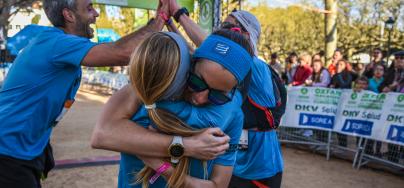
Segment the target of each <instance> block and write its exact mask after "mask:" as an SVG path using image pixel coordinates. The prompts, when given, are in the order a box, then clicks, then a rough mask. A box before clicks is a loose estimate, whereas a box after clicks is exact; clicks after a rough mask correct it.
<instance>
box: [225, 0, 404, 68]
mask: <svg viewBox="0 0 404 188" xmlns="http://www.w3.org/2000/svg"><path fill="white" fill-rule="evenodd" d="M226 2H228V1H224V3H226ZM230 2H231V0H230ZM307 2H309V1H307ZM338 3H339V4H338V6H339V8H338V18H337V19H338V20H337V31H338V48H340V49H342V51H344V52H345V54H346V55H348V56H351V55H353V54H356V53H361V52H368V51H369V50H371V49H372V48H374V47H382V48H383V49H385V50H387V47H386V45H387V38H388V37H387V35H388V30H387V29H384V30H383V27H382V25H383V24H384V21H385V20H387V18H388V17H389V16H393V17H394V19H395V20H398V21H397V22H396V24H395V28H394V30H393V32H392V37H391V39H392V40H391V47H392V49H393V50H394V49H399V48H403V47H404V32H403V31H404V12H402V11H403V9H404V2H403V1H402V0H339V1H338ZM224 6H229V7H236V6H237V4H236V5H235V4H234V3H233V4H232V3H230V4H229V5H227V4H224ZM309 6H311V7H312V6H313V5H309ZM244 8H245V9H246V10H248V11H251V12H252V13H253V14H254V15H256V16H257V18H258V19H259V21H260V22H261V27H262V34H261V40H260V45H259V51H260V56H262V57H264V58H265V59H266V60H269V56H270V54H271V53H273V52H277V53H278V54H279V55H281V56H282V57H285V56H286V54H288V53H289V52H291V51H297V52H303V51H305V52H309V53H311V54H313V53H316V52H319V51H320V50H324V44H325V42H324V29H325V26H324V17H325V16H324V14H323V13H321V12H319V11H316V10H312V9H307V8H305V6H290V7H287V8H271V7H268V6H267V5H266V4H263V3H260V4H258V6H256V7H247V8H246V7H244ZM244 8H243V9H244ZM224 9H225V10H227V8H226V7H225V8H224ZM400 23H401V24H400ZM381 31H383V32H381Z"/></svg>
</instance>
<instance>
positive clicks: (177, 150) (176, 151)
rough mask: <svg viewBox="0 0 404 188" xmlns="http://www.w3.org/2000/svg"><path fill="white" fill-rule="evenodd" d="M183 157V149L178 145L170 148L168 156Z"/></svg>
mask: <svg viewBox="0 0 404 188" xmlns="http://www.w3.org/2000/svg"><path fill="white" fill-rule="evenodd" d="M182 155H184V147H182V145H180V144H173V145H171V147H170V156H172V157H182Z"/></svg>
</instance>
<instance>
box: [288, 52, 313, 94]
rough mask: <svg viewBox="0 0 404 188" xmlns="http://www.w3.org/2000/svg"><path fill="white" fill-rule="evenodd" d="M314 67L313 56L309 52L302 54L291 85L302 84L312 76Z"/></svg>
mask: <svg viewBox="0 0 404 188" xmlns="http://www.w3.org/2000/svg"><path fill="white" fill-rule="evenodd" d="M312 73H313V69H312V68H311V56H310V55H309V54H307V53H304V54H302V55H300V57H299V66H298V67H297V69H296V73H295V75H294V76H293V81H292V83H290V84H289V85H292V86H300V85H303V84H304V83H305V81H306V80H307V79H308V78H309V77H310V76H311V74H312Z"/></svg>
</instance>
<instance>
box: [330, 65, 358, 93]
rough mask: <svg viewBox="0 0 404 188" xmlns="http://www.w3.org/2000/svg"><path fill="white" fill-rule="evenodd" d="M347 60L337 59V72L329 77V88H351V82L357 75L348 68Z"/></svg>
mask: <svg viewBox="0 0 404 188" xmlns="http://www.w3.org/2000/svg"><path fill="white" fill-rule="evenodd" d="M348 64H349V62H348V61H347V60H344V59H342V60H339V61H338V63H337V72H336V74H335V75H334V76H332V78H331V84H330V87H331V88H336V89H351V88H352V83H353V81H354V80H356V78H357V77H358V76H357V74H355V73H354V72H352V71H350V70H348Z"/></svg>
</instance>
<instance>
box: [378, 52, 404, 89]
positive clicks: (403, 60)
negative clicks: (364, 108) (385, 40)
mask: <svg viewBox="0 0 404 188" xmlns="http://www.w3.org/2000/svg"><path fill="white" fill-rule="evenodd" d="M379 91H382V92H400V93H404V51H400V52H397V53H395V54H394V62H393V63H392V64H391V66H390V67H389V70H388V71H387V72H386V74H385V77H384V81H383V83H382V84H381V85H380V87H379Z"/></svg>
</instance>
